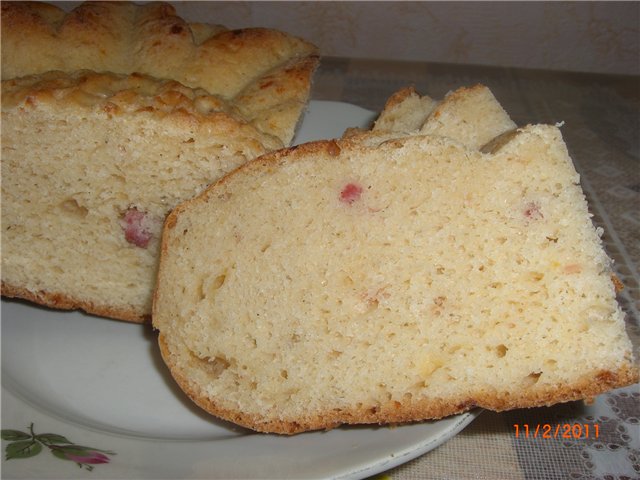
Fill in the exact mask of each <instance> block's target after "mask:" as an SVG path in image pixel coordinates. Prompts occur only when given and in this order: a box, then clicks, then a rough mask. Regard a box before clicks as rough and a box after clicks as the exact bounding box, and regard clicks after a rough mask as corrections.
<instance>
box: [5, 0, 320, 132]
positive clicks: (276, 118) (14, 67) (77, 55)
mask: <svg viewBox="0 0 640 480" xmlns="http://www.w3.org/2000/svg"><path fill="white" fill-rule="evenodd" d="M2 44H3V55H2V78H3V79H9V78H15V77H21V76H25V75H33V74H40V73H44V72H47V71H50V70H61V71H65V72H73V71H76V70H94V71H97V72H114V73H118V74H132V73H136V72H137V73H142V74H145V75H150V76H153V77H158V78H167V79H173V80H176V81H178V82H180V83H182V84H184V85H186V86H189V87H192V88H201V89H204V90H206V91H207V92H208V93H210V94H213V95H217V96H220V97H221V98H223V99H225V100H226V101H228V102H230V103H234V102H235V97H236V96H237V95H241V94H242V93H243V92H247V91H250V90H251V89H252V88H254V89H255V88H258V89H259V87H256V85H263V88H266V87H264V80H265V78H275V77H277V78H278V82H277V85H275V86H276V87H277V88H266V91H265V92H264V93H268V96H269V98H270V101H269V102H268V105H267V104H265V102H264V101H259V95H255V94H254V95H244V96H243V97H242V99H241V100H240V101H239V103H240V108H241V110H243V111H244V112H245V113H246V114H249V116H250V117H252V118H257V117H259V116H260V117H269V120H268V121H265V122H263V126H264V128H266V130H265V132H266V133H268V134H271V135H275V136H278V137H279V138H280V139H281V141H282V143H283V144H285V145H287V144H289V143H290V142H291V140H292V138H293V135H294V133H295V126H296V124H297V121H298V117H299V115H300V113H301V112H302V109H303V108H304V106H305V104H306V102H307V100H308V96H309V86H310V81H311V76H312V75H313V72H314V71H315V69H316V67H317V64H318V52H317V49H316V47H315V46H313V45H311V44H310V43H308V42H305V41H304V40H301V39H298V38H295V37H292V36H290V35H287V34H285V33H282V32H278V31H275V30H270V29H264V28H249V29H243V30H232V31H229V30H227V29H225V28H224V27H220V26H206V25H202V24H195V25H193V24H189V23H187V22H186V21H185V20H183V19H181V18H180V17H178V16H177V15H176V12H175V9H174V8H173V7H172V6H171V5H169V4H166V3H157V2H156V3H150V4H145V5H136V4H134V3H130V2H86V3H83V4H80V5H79V6H78V7H76V8H75V9H73V11H71V12H69V13H66V12H64V11H62V10H61V9H59V8H57V7H54V6H51V5H47V4H42V3H37V2H3V3H2ZM275 83H276V82H274V84H275ZM254 98H255V100H256V104H255V105H254V104H252V100H253V99H254ZM265 108H267V109H268V110H269V111H268V112H265V111H264V109H265ZM278 112H282V113H280V114H279V113H278Z"/></svg>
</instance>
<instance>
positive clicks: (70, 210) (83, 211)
mask: <svg viewBox="0 0 640 480" xmlns="http://www.w3.org/2000/svg"><path fill="white" fill-rule="evenodd" d="M60 208H61V209H62V211H63V212H65V213H67V214H69V215H72V216H75V217H79V218H84V217H86V216H87V215H88V214H89V210H88V209H87V208H86V207H84V206H82V205H80V204H79V203H78V201H77V200H76V199H75V198H69V199H67V200H65V201H64V202H62V203H61V204H60Z"/></svg>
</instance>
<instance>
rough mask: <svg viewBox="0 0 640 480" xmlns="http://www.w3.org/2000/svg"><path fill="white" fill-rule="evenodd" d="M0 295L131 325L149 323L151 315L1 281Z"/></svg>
mask: <svg viewBox="0 0 640 480" xmlns="http://www.w3.org/2000/svg"><path fill="white" fill-rule="evenodd" d="M1 293H2V296H3V297H7V298H19V299H23V300H27V301H29V302H33V303H37V304H39V305H42V306H44V307H49V308H55V309H57V310H83V311H85V312H87V313H90V314H93V315H98V316H100V317H109V318H114V319H118V320H124V321H127V322H132V323H149V322H150V321H151V315H140V314H139V313H138V312H136V311H135V309H133V308H131V309H127V308H114V307H113V306H111V305H96V304H95V303H93V302H87V301H86V300H83V299H80V298H74V297H72V296H70V295H67V294H64V293H56V292H47V291H42V290H41V291H37V292H34V291H31V290H28V289H26V288H24V287H20V286H17V285H11V284H9V283H6V282H4V281H2V289H1Z"/></svg>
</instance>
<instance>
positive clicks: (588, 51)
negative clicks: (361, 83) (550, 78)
mask: <svg viewBox="0 0 640 480" xmlns="http://www.w3.org/2000/svg"><path fill="white" fill-rule="evenodd" d="M172 3H173V4H174V5H176V8H177V9H178V11H179V13H180V14H181V15H183V16H184V17H186V18H188V19H191V20H200V21H210V22H216V23H221V24H224V25H226V26H228V27H231V28H240V27H245V26H264V27H271V28H277V29H280V30H284V31H287V32H289V33H292V34H295V35H298V36H302V37H304V38H306V39H308V40H310V41H312V42H314V43H315V44H316V45H318V46H319V47H320V49H321V52H322V54H323V55H328V56H341V57H355V58H385V59H389V58H393V59H397V60H409V61H411V60H417V61H432V62H447V63H471V64H482V65H498V66H513V67H525V68H542V69H554V70H571V71H586V72H608V73H618V74H633V75H639V74H640V2H637V1H630V2H402V1H398V2H172Z"/></svg>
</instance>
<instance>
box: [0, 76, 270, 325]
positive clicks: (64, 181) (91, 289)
mask: <svg viewBox="0 0 640 480" xmlns="http://www.w3.org/2000/svg"><path fill="white" fill-rule="evenodd" d="M241 119H242V116H241V115H240V114H239V113H238V112H237V111H236V110H235V109H234V108H233V106H231V105H229V104H228V103H227V102H225V101H224V100H223V99H221V98H219V97H216V96H213V95H210V94H209V93H207V92H206V91H204V90H202V89H191V88H188V87H186V86H184V85H181V84H179V83H178V82H175V81H169V80H164V81H160V80H157V79H155V78H152V77H146V76H143V75H129V76H125V75H114V74H96V73H94V72H90V71H86V72H77V73H75V74H71V75H69V74H66V73H62V72H50V73H47V74H44V75H37V76H33V77H22V78H19V79H14V80H7V81H3V82H2V295H4V296H16V297H22V298H26V299H29V300H33V301H36V302H39V303H42V304H44V305H48V306H52V307H57V308H82V309H84V310H86V311H87V312H91V313H95V314H99V315H105V316H110V317H114V318H119V319H123V320H130V321H135V322H141V321H144V320H148V318H149V315H150V313H151V296H152V291H153V287H154V283H155V274H156V268H157V256H158V249H159V239H160V231H161V228H162V223H163V221H164V218H165V215H166V214H167V213H168V212H169V210H170V209H171V208H173V207H174V206H175V205H176V204H178V203H179V202H181V201H184V200H186V199H188V198H191V197H193V196H194V195H197V194H198V193H200V192H201V191H202V190H203V189H204V188H205V187H206V186H207V185H209V184H210V183H211V182H213V181H214V180H216V179H218V178H219V177H221V176H222V175H223V174H225V173H227V172H229V171H230V170H232V169H234V168H236V167H237V166H239V165H241V164H242V163H245V162H246V161H248V160H250V159H253V158H255V157H257V156H259V155H261V154H263V153H266V152H268V151H271V150H275V149H278V148H281V147H282V142H281V141H280V140H279V139H278V138H276V137H274V136H271V135H267V134H265V133H263V132H262V131H261V130H260V129H259V128H256V126H255V125H253V124H252V123H250V122H249V121H243V120H241Z"/></svg>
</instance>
